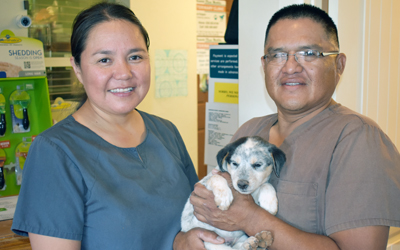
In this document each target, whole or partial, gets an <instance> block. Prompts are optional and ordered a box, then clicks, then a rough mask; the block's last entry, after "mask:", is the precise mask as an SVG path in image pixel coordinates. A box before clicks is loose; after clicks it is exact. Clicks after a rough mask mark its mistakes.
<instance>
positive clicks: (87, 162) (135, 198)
mask: <svg viewBox="0 0 400 250" xmlns="http://www.w3.org/2000/svg"><path fill="white" fill-rule="evenodd" d="M139 112H140V114H141V116H142V117H143V120H144V123H145V126H146V130H147V135H146V138H145V140H144V141H143V142H142V143H141V144H140V145H139V146H137V147H136V148H119V147H116V146H114V145H112V144H110V143H108V142H107V141H105V140H103V139H102V138H101V137H99V136H98V135H97V134H95V133H94V132H92V131H91V130H89V129H88V128H87V127H84V126H83V125H81V124H80V123H78V122H76V121H75V119H74V118H73V117H72V116H69V117H67V118H66V119H64V120H63V121H61V122H59V123H57V124H56V125H54V126H53V127H51V128H50V129H48V130H46V131H45V132H43V133H41V134H40V135H39V136H37V137H36V139H35V140H34V142H33V143H32V146H31V148H30V150H29V153H28V157H27V159H26V162H25V166H24V169H23V181H22V186H21V191H20V195H19V199H18V203H17V208H16V211H15V216H14V221H13V225H12V230H13V231H14V232H15V233H17V234H20V235H25V236H26V235H27V233H28V232H32V233H36V234H41V235H47V236H53V237H59V238H65V239H72V240H79V241H81V242H82V249H96V250H98V249H112V250H116V249H124V250H125V249H172V244H173V241H174V238H175V235H176V234H177V233H178V232H179V231H180V218H181V212H182V209H183V207H184V205H185V203H186V201H187V199H188V197H189V195H190V193H191V191H192V190H193V186H194V184H195V183H196V182H197V181H198V178H197V175H196V172H195V169H194V166H193V163H192V161H191V159H190V157H189V154H188V152H187V150H186V147H185V145H184V142H183V140H182V138H181V136H180V134H179V132H178V130H177V129H176V127H175V126H174V125H173V124H172V123H171V122H169V121H167V120H164V119H162V118H159V117H156V116H153V115H149V114H147V113H145V112H141V111H139Z"/></svg>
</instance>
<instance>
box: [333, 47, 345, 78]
mask: <svg viewBox="0 0 400 250" xmlns="http://www.w3.org/2000/svg"><path fill="white" fill-rule="evenodd" d="M346 60H347V58H346V55H345V54H344V53H340V54H339V55H338V56H337V57H336V69H337V74H338V76H339V77H340V76H341V75H342V74H343V71H344V68H345V67H346Z"/></svg>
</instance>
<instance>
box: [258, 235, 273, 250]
mask: <svg viewBox="0 0 400 250" xmlns="http://www.w3.org/2000/svg"><path fill="white" fill-rule="evenodd" d="M255 237H256V238H257V240H258V247H260V248H261V249H266V248H267V247H269V246H271V245H272V242H273V241H274V238H273V237H272V233H271V232H270V231H261V232H259V233H257V234H256V235H255Z"/></svg>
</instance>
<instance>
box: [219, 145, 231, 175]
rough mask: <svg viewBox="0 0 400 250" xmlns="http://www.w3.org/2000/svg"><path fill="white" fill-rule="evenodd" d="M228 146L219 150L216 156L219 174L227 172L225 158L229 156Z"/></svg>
mask: <svg viewBox="0 0 400 250" xmlns="http://www.w3.org/2000/svg"><path fill="white" fill-rule="evenodd" d="M228 146H229V144H228V145H227V146H225V147H224V148H223V149H221V150H220V151H219V152H218V154H217V163H218V166H219V169H220V170H221V172H226V171H228V169H227V167H226V157H227V156H228V154H229V147H228Z"/></svg>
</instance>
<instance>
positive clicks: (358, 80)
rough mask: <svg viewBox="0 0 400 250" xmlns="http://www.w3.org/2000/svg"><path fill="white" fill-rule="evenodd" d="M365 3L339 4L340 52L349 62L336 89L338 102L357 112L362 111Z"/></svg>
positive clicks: (357, 1)
mask: <svg viewBox="0 0 400 250" xmlns="http://www.w3.org/2000/svg"><path fill="white" fill-rule="evenodd" d="M363 2H364V1H363V0H354V1H339V2H338V4H339V6H338V10H339V13H338V15H339V16H340V18H338V23H337V26H338V32H339V43H340V52H342V53H344V54H346V57H347V62H346V68H345V70H344V73H343V75H342V77H341V80H340V82H339V85H338V86H337V88H336V101H337V102H339V103H341V104H342V105H344V106H346V107H348V108H350V109H352V110H354V111H357V112H361V110H362V106H361V104H362V91H361V89H362V67H363V57H362V56H363V54H364V51H363V46H362V44H363V41H364V37H363V34H364V33H363V23H364V22H363V20H364V9H363V8H362V6H363ZM331 9H333V8H331ZM335 14H336V13H335Z"/></svg>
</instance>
